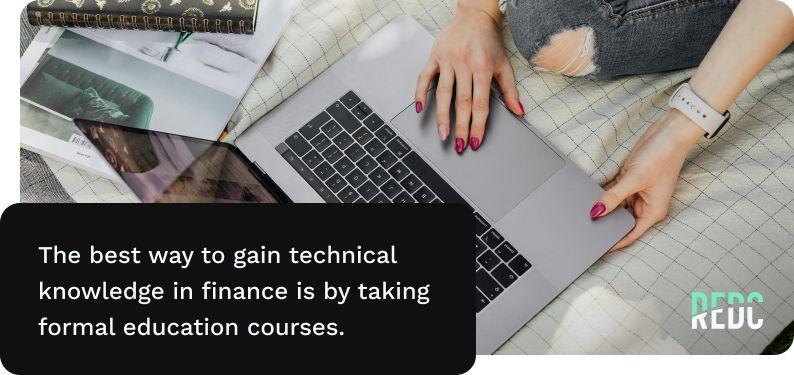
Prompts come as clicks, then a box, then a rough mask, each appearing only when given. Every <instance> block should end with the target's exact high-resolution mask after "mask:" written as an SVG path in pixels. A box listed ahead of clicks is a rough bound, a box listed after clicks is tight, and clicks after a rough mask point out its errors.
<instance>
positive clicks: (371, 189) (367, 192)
mask: <svg viewBox="0 0 794 375" xmlns="http://www.w3.org/2000/svg"><path fill="white" fill-rule="evenodd" d="M358 193H359V194H361V197H362V198H364V199H365V200H370V199H372V198H374V197H375V196H376V195H378V193H380V190H378V187H377V186H375V184H373V183H372V181H367V182H365V183H364V184H363V185H361V187H359V188H358Z"/></svg>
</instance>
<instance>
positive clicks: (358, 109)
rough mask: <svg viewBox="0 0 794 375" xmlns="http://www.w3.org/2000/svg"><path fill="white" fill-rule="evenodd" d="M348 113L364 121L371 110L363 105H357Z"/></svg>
mask: <svg viewBox="0 0 794 375" xmlns="http://www.w3.org/2000/svg"><path fill="white" fill-rule="evenodd" d="M350 112H352V113H353V114H354V115H355V116H356V117H357V118H358V119H359V120H362V121H363V120H364V119H365V118H367V116H369V114H370V113H372V110H371V109H369V107H368V106H367V105H366V104H364V103H359V104H358V105H357V106H355V107H353V108H350Z"/></svg>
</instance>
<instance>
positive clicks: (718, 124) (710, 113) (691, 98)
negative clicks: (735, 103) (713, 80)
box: [670, 83, 731, 138]
mask: <svg viewBox="0 0 794 375" xmlns="http://www.w3.org/2000/svg"><path fill="white" fill-rule="evenodd" d="M670 108H675V109H677V110H679V111H681V112H682V113H683V114H684V115H686V117H689V119H690V120H692V121H693V122H694V123H695V124H697V125H698V126H700V127H701V128H703V130H704V131H705V132H706V138H714V137H715V136H716V135H717V133H719V132H720V130H721V129H722V127H723V126H725V124H727V123H728V120H730V119H731V112H730V111H725V113H719V112H718V111H717V110H715V109H714V108H712V107H711V106H710V105H709V104H708V103H706V102H705V101H704V100H703V99H701V98H700V97H699V96H697V95H696V94H695V92H694V91H692V88H691V87H689V83H684V84H683V85H681V86H678V89H676V90H675V92H674V93H673V96H671V97H670Z"/></svg>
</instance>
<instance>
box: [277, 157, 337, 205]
mask: <svg viewBox="0 0 794 375" xmlns="http://www.w3.org/2000/svg"><path fill="white" fill-rule="evenodd" d="M282 156H283V157H284V159H285V160H286V161H287V163H289V164H290V165H291V166H292V168H294V169H295V171H296V172H298V174H300V175H301V177H303V179H304V180H305V181H306V182H307V183H308V184H309V186H311V187H312V189H314V191H316V192H317V194H318V195H320V197H321V198H323V200H325V201H326V202H328V203H339V200H337V199H336V197H335V196H334V194H333V193H332V192H331V191H330V190H329V189H328V187H326V186H325V185H324V184H323V183H322V181H321V180H320V179H319V178H318V177H317V176H316V175H315V174H314V173H313V172H312V171H311V169H309V167H307V166H306V164H304V163H303V162H302V161H301V159H300V158H298V155H295V153H294V152H292V150H287V151H285V152H284V153H283V154H282Z"/></svg>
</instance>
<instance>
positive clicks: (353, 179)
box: [345, 169, 367, 188]
mask: <svg viewBox="0 0 794 375" xmlns="http://www.w3.org/2000/svg"><path fill="white" fill-rule="evenodd" d="M345 179H346V180H347V182H348V183H349V184H350V185H351V186H353V187H354V188H358V187H359V186H361V184H363V183H364V181H367V175H365V174H363V173H361V171H360V170H358V169H356V170H354V171H353V172H350V174H349V175H347V177H345Z"/></svg>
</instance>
